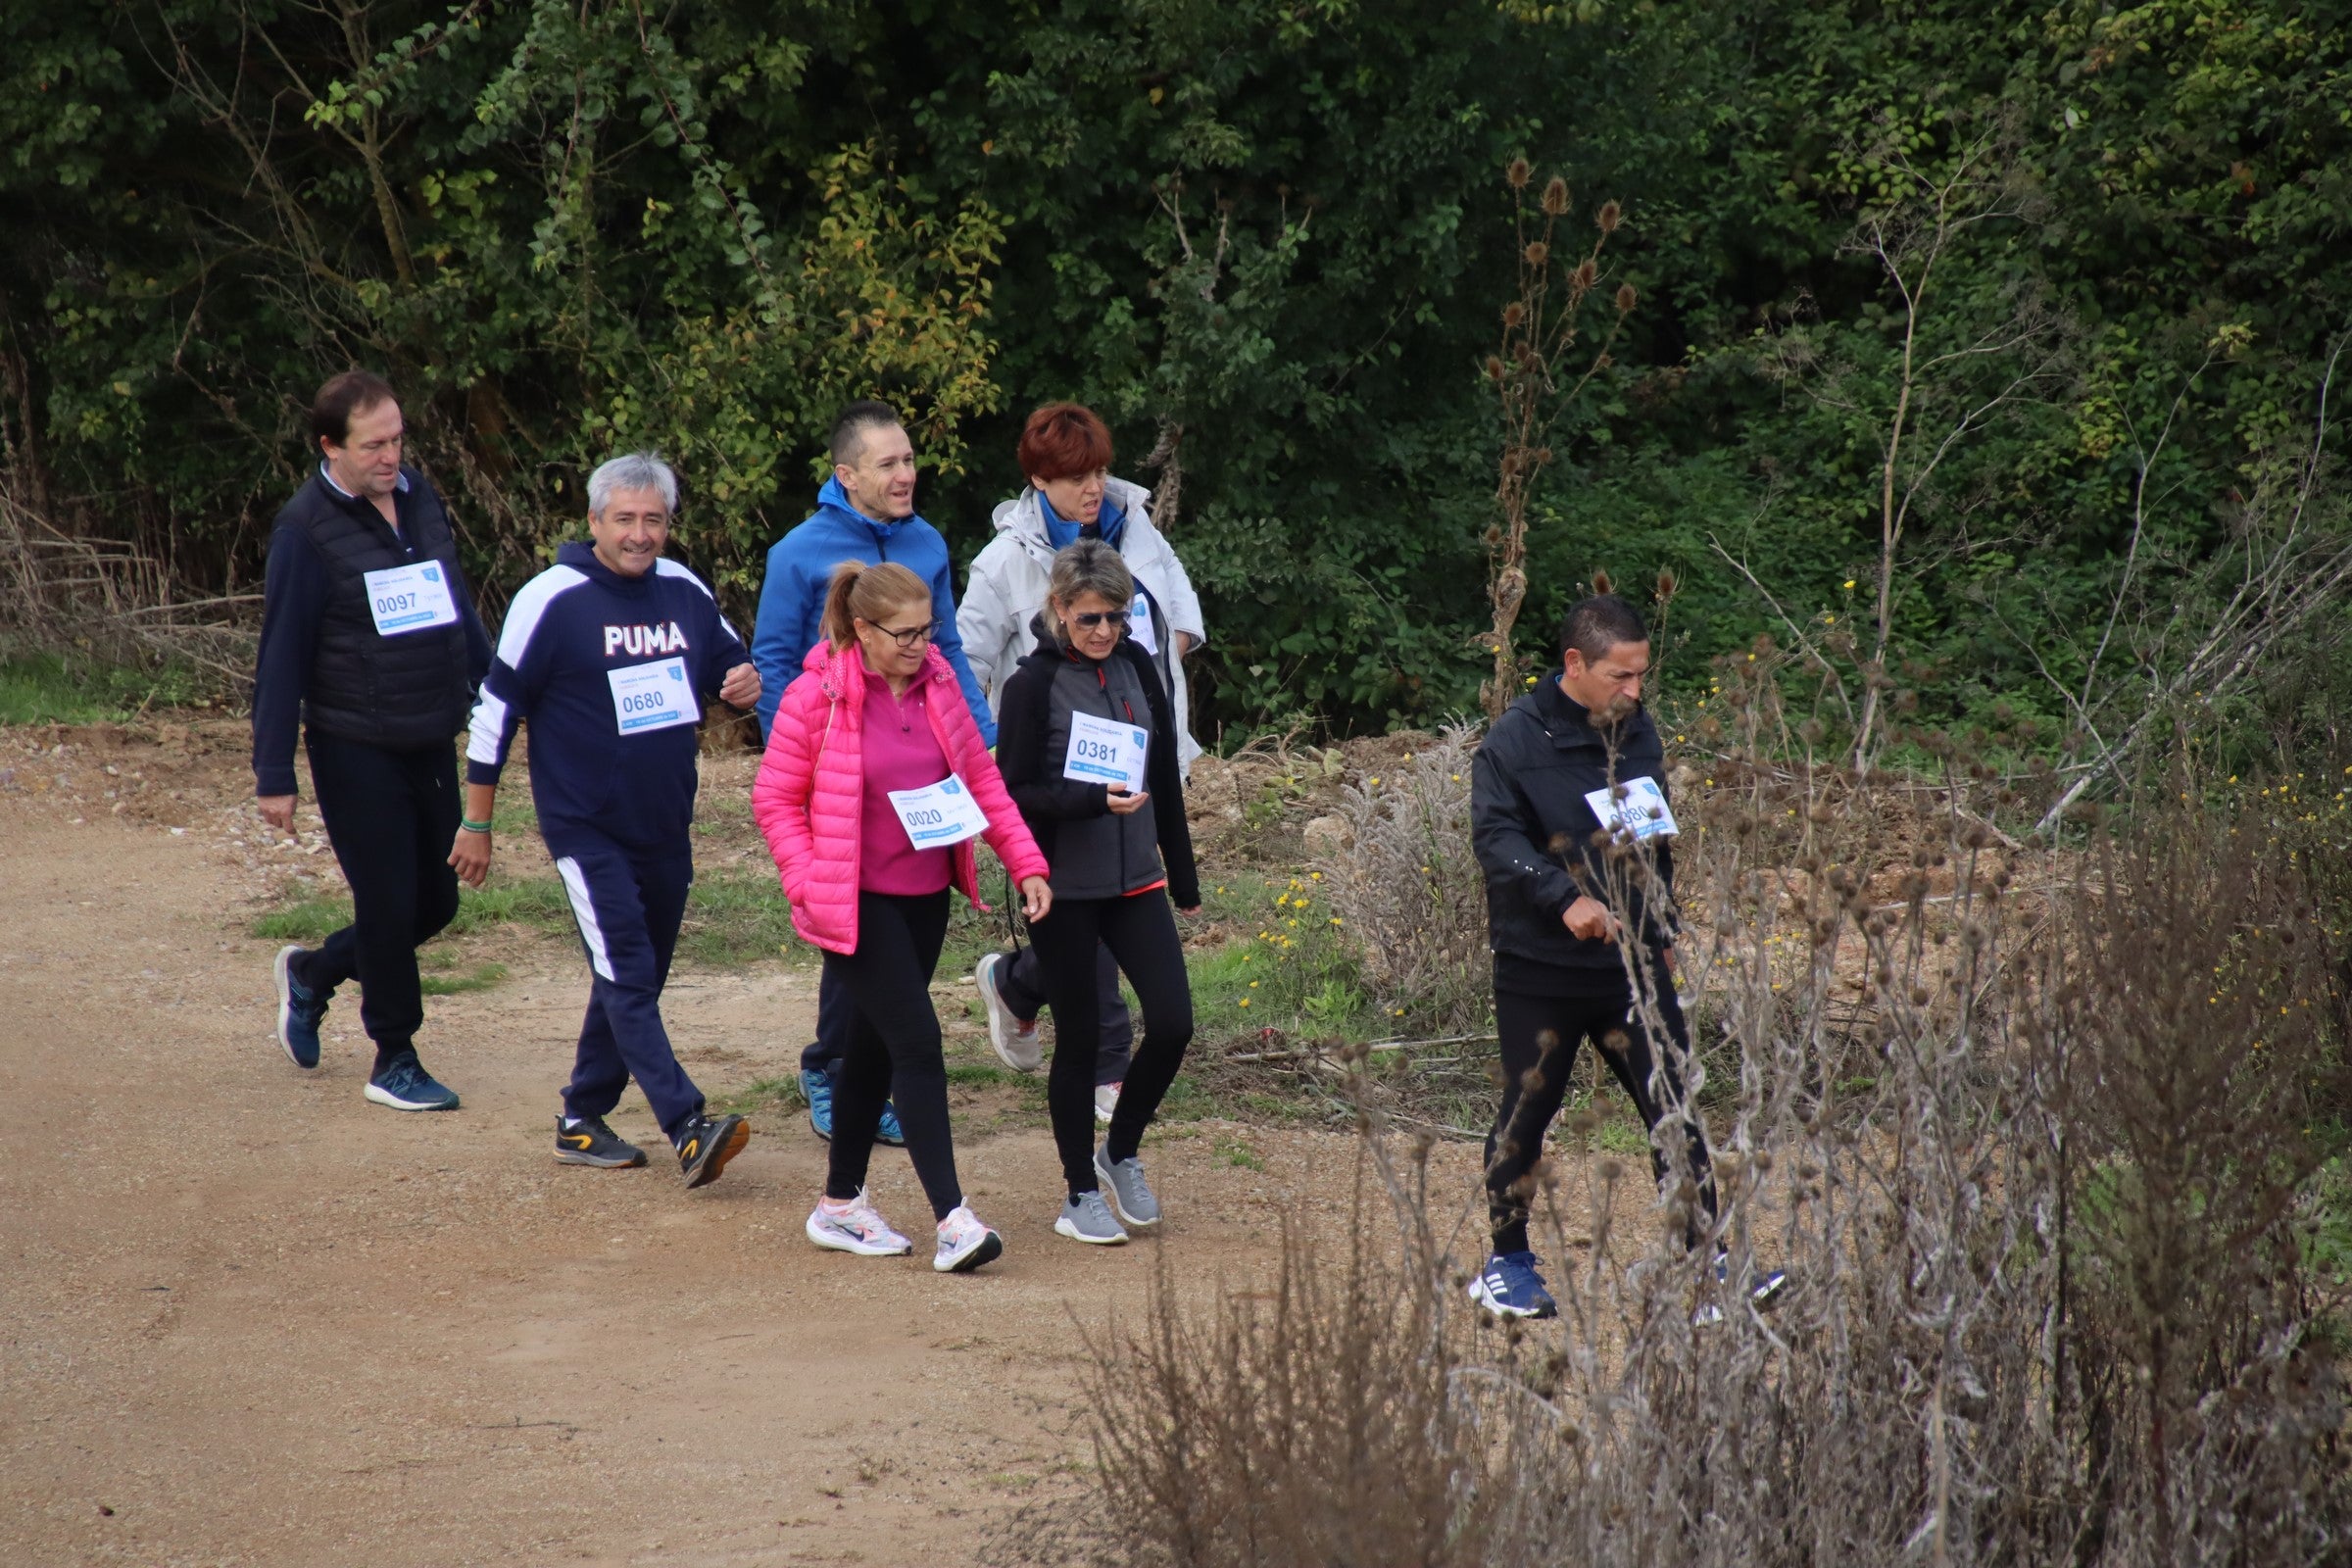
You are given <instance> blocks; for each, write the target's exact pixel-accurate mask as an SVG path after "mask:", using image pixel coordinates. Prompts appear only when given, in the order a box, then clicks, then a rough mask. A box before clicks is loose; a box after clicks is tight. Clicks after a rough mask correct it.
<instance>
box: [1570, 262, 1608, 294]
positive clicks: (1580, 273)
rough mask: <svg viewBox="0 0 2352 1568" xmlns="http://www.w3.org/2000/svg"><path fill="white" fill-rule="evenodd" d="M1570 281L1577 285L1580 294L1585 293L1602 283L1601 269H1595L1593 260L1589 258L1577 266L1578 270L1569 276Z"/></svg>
mask: <svg viewBox="0 0 2352 1568" xmlns="http://www.w3.org/2000/svg"><path fill="white" fill-rule="evenodd" d="M1568 280H1569V281H1570V282H1571V283H1574V284H1575V285H1576V289H1577V292H1578V293H1580V294H1582V293H1585V292H1587V291H1589V290H1590V289H1591V288H1592V287H1593V284H1595V283H1597V282H1599V281H1600V269H1599V268H1597V267H1594V266H1593V258H1592V257H1590V256H1588V257H1586V258H1585V259H1584V260H1583V261H1581V262H1579V263H1577V264H1576V270H1575V271H1573V272H1571V273H1569V274H1568Z"/></svg>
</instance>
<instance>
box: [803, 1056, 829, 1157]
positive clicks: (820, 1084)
mask: <svg viewBox="0 0 2352 1568" xmlns="http://www.w3.org/2000/svg"><path fill="white" fill-rule="evenodd" d="M801 1098H802V1099H803V1100H806V1101H807V1102H809V1131H810V1132H812V1133H814V1134H816V1136H817V1137H819V1138H822V1139H823V1140H825V1142H827V1143H831V1142H832V1141H833V1080H832V1078H831V1076H830V1075H828V1074H826V1073H823V1072H819V1071H816V1070H814V1069H812V1068H809V1067H803V1068H802V1069H801Z"/></svg>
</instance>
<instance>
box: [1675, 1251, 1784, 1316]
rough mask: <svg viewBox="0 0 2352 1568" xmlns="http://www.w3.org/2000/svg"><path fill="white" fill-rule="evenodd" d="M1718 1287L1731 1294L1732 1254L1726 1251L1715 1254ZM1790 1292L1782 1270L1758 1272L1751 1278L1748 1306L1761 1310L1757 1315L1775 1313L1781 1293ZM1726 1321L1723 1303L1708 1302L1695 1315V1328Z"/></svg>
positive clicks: (1748, 1281)
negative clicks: (1772, 1310)
mask: <svg viewBox="0 0 2352 1568" xmlns="http://www.w3.org/2000/svg"><path fill="white" fill-rule="evenodd" d="M1715 1284H1719V1286H1722V1289H1724V1296H1729V1293H1731V1253H1729V1250H1724V1253H1715ZM1786 1289H1788V1274H1786V1272H1781V1269H1757V1272H1754V1274H1752V1277H1750V1279H1747V1304H1750V1307H1754V1309H1757V1312H1771V1309H1774V1307H1778V1304H1781V1291H1786ZM1722 1321H1724V1309H1722V1304H1717V1302H1707V1304H1703V1307H1700V1309H1698V1312H1693V1314H1691V1326H1693V1328H1705V1326H1707V1324H1722Z"/></svg>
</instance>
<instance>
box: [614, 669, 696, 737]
mask: <svg viewBox="0 0 2352 1568" xmlns="http://www.w3.org/2000/svg"><path fill="white" fill-rule="evenodd" d="M605 679H607V680H608V681H610V682H612V683H613V722H614V723H616V724H618V725H619V726H620V732H621V733H622V734H623V735H642V734H645V733H647V732H648V731H651V730H657V729H669V728H672V727H674V726H676V725H679V724H691V723H693V722H694V721H695V720H697V719H699V718H701V717H702V716H703V711H702V709H701V708H700V707H699V706H698V705H697V704H696V703H695V700H694V688H693V687H692V686H690V685H689V684H687V680H686V661H684V660H683V659H657V660H655V661H654V662H651V663H648V664H631V665H629V666H628V667H627V668H625V669H609V670H606V671H605Z"/></svg>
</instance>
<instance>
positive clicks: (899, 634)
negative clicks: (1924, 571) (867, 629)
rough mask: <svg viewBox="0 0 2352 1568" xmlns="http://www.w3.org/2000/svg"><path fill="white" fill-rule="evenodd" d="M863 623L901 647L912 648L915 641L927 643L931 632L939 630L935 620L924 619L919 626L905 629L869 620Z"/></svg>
mask: <svg viewBox="0 0 2352 1568" xmlns="http://www.w3.org/2000/svg"><path fill="white" fill-rule="evenodd" d="M863 624H865V625H868V626H872V627H873V628H874V630H876V631H878V632H880V633H881V634H882V635H883V636H885V637H887V638H889V639H890V640H891V641H892V642H894V643H897V644H898V645H899V646H900V647H901V648H912V647H913V646H914V645H915V644H917V643H927V642H929V641H930V640H931V634H932V633H934V632H936V631H938V630H939V622H938V621H936V620H926V621H924V622H923V623H922V624H921V625H920V626H909V627H907V629H906V630H905V631H901V630H900V629H899V628H898V627H896V626H882V625H876V624H875V623H874V622H873V621H870V620H869V621H865V622H864V623H863Z"/></svg>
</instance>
